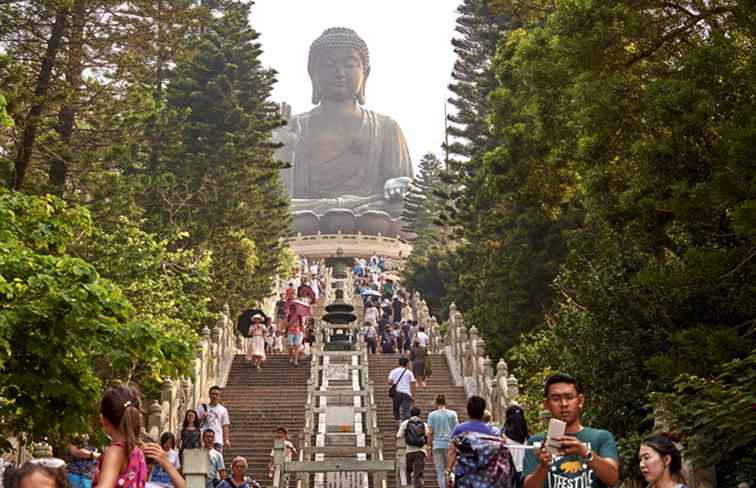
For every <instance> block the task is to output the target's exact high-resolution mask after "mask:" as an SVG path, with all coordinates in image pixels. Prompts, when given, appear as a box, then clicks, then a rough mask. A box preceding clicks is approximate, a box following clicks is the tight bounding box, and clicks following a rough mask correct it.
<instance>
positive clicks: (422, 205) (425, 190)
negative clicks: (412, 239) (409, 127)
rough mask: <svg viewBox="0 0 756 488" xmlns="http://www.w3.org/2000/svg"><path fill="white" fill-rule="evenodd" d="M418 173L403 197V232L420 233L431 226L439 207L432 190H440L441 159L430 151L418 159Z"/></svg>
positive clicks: (439, 204)
mask: <svg viewBox="0 0 756 488" xmlns="http://www.w3.org/2000/svg"><path fill="white" fill-rule="evenodd" d="M419 169H420V174H419V175H418V176H417V177H416V178H415V179H414V180H412V184H411V185H410V188H409V191H408V192H407V195H405V197H404V207H403V209H402V228H403V230H404V231H405V232H410V233H413V234H415V235H421V234H423V233H424V232H425V231H429V230H430V229H432V227H433V221H434V219H436V218H438V215H439V213H440V209H441V206H442V205H441V202H440V201H439V197H438V196H437V195H436V194H434V192H438V191H441V190H442V188H441V185H442V183H441V181H440V178H439V175H440V173H441V170H442V168H441V161H439V159H438V157H437V156H436V155H435V154H433V153H432V152H428V153H426V154H425V155H423V157H422V159H420V168H419Z"/></svg>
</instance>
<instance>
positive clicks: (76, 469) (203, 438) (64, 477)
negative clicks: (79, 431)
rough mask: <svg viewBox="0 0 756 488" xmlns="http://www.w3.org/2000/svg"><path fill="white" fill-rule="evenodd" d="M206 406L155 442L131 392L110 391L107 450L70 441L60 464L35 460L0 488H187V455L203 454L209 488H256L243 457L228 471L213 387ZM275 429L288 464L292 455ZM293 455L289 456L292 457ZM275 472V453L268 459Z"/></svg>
mask: <svg viewBox="0 0 756 488" xmlns="http://www.w3.org/2000/svg"><path fill="white" fill-rule="evenodd" d="M209 396H210V401H209V402H207V403H201V404H200V405H198V406H197V408H196V409H191V410H188V411H187V412H186V414H185V416H184V421H183V423H182V425H181V430H180V432H178V433H177V435H174V434H173V433H171V432H164V433H163V434H162V435H161V436H160V439H159V442H156V440H155V439H151V438H150V437H149V436H148V435H147V434H146V433H145V431H144V428H143V423H142V419H143V415H144V411H143V410H142V402H141V398H140V395H139V392H138V391H137V390H136V389H135V388H134V387H132V386H126V385H119V386H116V387H112V388H110V389H108V390H107V391H106V392H105V394H104V395H103V397H102V399H101V401H100V403H99V413H100V422H101V426H102V431H103V433H104V434H105V435H107V437H108V438H109V439H110V444H109V445H108V446H107V447H106V448H105V449H104V450H103V451H102V452H100V451H98V450H97V449H96V448H95V447H93V445H92V444H91V443H90V441H89V439H88V438H87V437H86V436H79V437H75V438H72V439H71V441H70V443H69V444H68V446H67V448H66V449H65V454H64V456H63V457H62V458H56V457H39V458H34V459H31V460H29V461H26V462H25V463H23V464H22V465H21V466H20V467H18V468H16V467H13V466H5V465H2V467H3V468H4V469H3V470H1V471H0V475H2V486H3V488H69V487H70V488H92V487H96V488H170V487H175V488H185V487H186V486H187V482H186V479H185V478H184V475H183V473H182V463H183V462H184V457H185V454H186V452H187V450H189V449H200V448H202V449H205V450H206V451H207V453H208V467H207V473H206V476H205V479H206V483H205V484H206V487H207V488H260V484H259V483H258V482H257V481H255V480H253V479H251V477H250V476H248V474H247V467H248V463H247V460H246V459H245V458H244V457H241V456H237V457H235V458H234V459H233V460H231V464H230V467H231V469H230V472H228V471H227V470H226V464H225V461H224V458H223V451H224V449H225V448H228V447H229V446H230V445H231V437H230V420H229V416H228V410H227V409H226V407H225V406H224V405H223V404H222V403H221V389H220V388H219V387H218V386H213V387H212V388H211V389H210V392H209ZM287 435H288V431H287V429H286V428H285V427H284V426H279V427H278V429H277V431H276V436H277V437H278V438H280V439H282V440H284V443H285V446H286V454H287V459H289V460H291V459H292V456H293V455H296V449H295V448H294V446H293V444H292V443H291V442H290V441H288V439H287ZM292 450H293V452H292ZM270 456H271V463H270V466H271V468H272V466H273V461H272V460H273V452H271V453H270Z"/></svg>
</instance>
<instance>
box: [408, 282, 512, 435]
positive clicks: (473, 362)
mask: <svg viewBox="0 0 756 488" xmlns="http://www.w3.org/2000/svg"><path fill="white" fill-rule="evenodd" d="M411 306H412V310H413V314H414V318H415V320H417V321H418V324H419V325H423V326H425V330H426V332H427V333H428V335H429V336H430V338H431V344H430V346H429V347H430V350H429V352H430V353H432V354H445V355H446V359H447V362H448V363H449V368H450V369H451V373H452V378H453V379H454V384H455V386H464V387H465V393H466V394H467V396H468V397H469V396H472V395H478V396H481V397H483V398H485V399H486V404H487V405H488V409H489V410H490V411H491V414H492V415H493V418H494V420H495V421H496V422H497V423H503V422H504V414H505V412H506V410H507V407H509V406H510V405H512V404H516V403H517V396H518V394H519V384H518V382H517V379H516V378H515V377H514V376H513V375H510V374H509V369H508V367H507V363H506V362H504V360H503V359H500V360H499V362H498V364H497V365H496V368H494V364H493V361H492V360H491V358H490V357H489V356H488V355H487V354H486V343H485V341H484V340H483V339H482V338H481V337H480V334H479V332H478V329H477V328H476V327H475V326H473V327H470V328H469V329H468V327H467V326H466V325H465V323H464V319H463V318H462V314H461V313H460V312H459V311H458V310H457V307H456V306H455V305H454V304H452V305H451V307H450V310H449V321H448V322H447V324H446V330H445V331H444V333H442V328H441V327H440V326H439V324H438V321H437V320H436V318H435V317H433V316H431V314H430V312H429V310H428V304H427V303H426V302H425V300H424V299H422V298H421V297H420V294H419V293H418V292H415V294H414V295H413V296H412V300H411Z"/></svg>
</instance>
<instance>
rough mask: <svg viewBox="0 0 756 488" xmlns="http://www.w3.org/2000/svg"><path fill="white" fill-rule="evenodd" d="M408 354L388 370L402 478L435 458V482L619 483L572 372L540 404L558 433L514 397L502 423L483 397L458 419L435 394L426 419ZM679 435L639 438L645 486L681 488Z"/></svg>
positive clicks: (417, 479) (611, 450)
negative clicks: (534, 423)
mask: <svg viewBox="0 0 756 488" xmlns="http://www.w3.org/2000/svg"><path fill="white" fill-rule="evenodd" d="M408 365H409V361H408V359H407V358H406V357H404V356H401V357H400V358H399V366H398V367H397V368H395V369H394V370H392V371H391V373H390V374H389V378H388V382H389V384H390V390H389V395H390V396H391V397H392V398H393V401H394V418H395V420H396V421H397V425H398V429H397V432H396V437H397V438H399V439H404V441H405V446H406V447H405V463H406V477H407V483H408V484H411V485H412V486H413V487H414V488H420V487H422V486H424V485H423V482H424V479H423V478H424V470H425V462H426V460H428V461H429V462H432V463H433V465H434V467H435V471H436V477H437V483H438V486H439V488H446V487H456V488H480V487H492V488H522V487H524V488H545V487H549V488H552V487H571V488H604V487H610V486H616V485H617V484H618V483H619V479H620V478H619V455H618V451H617V445H616V443H615V440H614V437H613V435H612V434H611V432H609V431H607V430H604V429H597V428H592V427H588V426H586V425H583V423H582V420H581V412H582V409H583V405H584V400H585V399H584V395H583V389H582V386H581V385H580V383H579V382H578V381H577V380H576V379H575V378H573V377H572V376H570V375H567V374H555V375H552V376H550V377H549V378H548V379H547V380H546V382H545V385H544V400H543V405H544V407H545V408H546V410H548V412H549V413H550V414H551V418H552V419H554V422H555V423H554V424H553V425H559V423H560V422H561V425H562V430H561V432H559V433H556V434H555V433H554V432H553V431H552V423H550V424H549V429H548V431H547V432H542V433H538V434H535V435H533V434H532V433H531V432H530V431H529V429H528V426H527V423H526V421H525V412H524V411H523V409H522V408H521V407H520V406H518V405H511V406H509V408H507V410H506V413H505V421H504V424H503V425H495V424H493V423H492V422H491V418H492V416H491V414H490V412H489V411H488V410H486V400H485V399H484V398H481V397H479V396H471V397H470V398H469V399H468V401H467V406H466V408H467V412H466V413H467V416H468V418H469V420H467V421H466V422H462V423H459V417H458V414H457V412H455V411H453V410H451V409H449V408H448V407H447V405H446V396H445V395H443V394H439V395H437V396H436V399H435V409H434V410H433V411H432V412H430V414H429V415H428V416H427V418H426V419H425V420H423V419H422V414H423V412H422V411H421V409H420V408H419V407H418V405H417V404H416V403H415V392H416V390H415V383H416V380H415V378H414V375H413V373H412V371H410V370H409V367H408ZM677 441H679V438H678V437H675V436H674V435H672V434H667V433H662V434H654V435H651V436H649V437H646V438H645V439H644V440H643V441H642V442H641V444H640V449H639V459H640V463H639V468H640V472H641V474H642V476H643V477H644V479H645V480H646V481H647V482H648V488H685V479H686V476H685V473H684V467H683V463H682V459H681V454H680V446H679V444H678V443H677Z"/></svg>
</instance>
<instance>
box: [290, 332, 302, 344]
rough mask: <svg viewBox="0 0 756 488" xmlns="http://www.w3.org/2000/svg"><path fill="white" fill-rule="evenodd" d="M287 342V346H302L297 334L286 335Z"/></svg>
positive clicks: (300, 338)
mask: <svg viewBox="0 0 756 488" xmlns="http://www.w3.org/2000/svg"><path fill="white" fill-rule="evenodd" d="M288 340H289V346H292V347H294V346H301V345H302V336H301V335H299V334H289V335H288Z"/></svg>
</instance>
